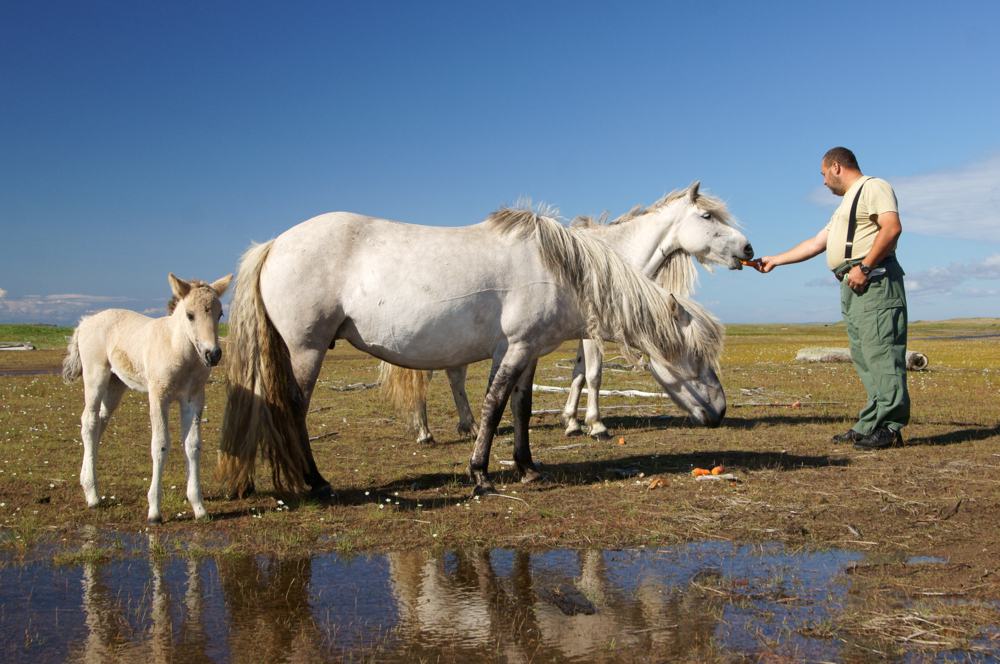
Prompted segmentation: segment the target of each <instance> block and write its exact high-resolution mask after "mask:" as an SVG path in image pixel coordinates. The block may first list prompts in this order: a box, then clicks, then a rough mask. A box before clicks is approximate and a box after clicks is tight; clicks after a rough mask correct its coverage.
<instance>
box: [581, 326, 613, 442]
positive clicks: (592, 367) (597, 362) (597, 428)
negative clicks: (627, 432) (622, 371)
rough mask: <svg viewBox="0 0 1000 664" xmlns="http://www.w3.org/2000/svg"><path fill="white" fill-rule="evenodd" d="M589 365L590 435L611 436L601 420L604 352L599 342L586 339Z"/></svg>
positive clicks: (584, 350)
mask: <svg viewBox="0 0 1000 664" xmlns="http://www.w3.org/2000/svg"><path fill="white" fill-rule="evenodd" d="M580 345H581V346H583V354H584V357H586V362H585V363H586V365H587V418H586V419H585V420H584V422H586V424H587V426H588V427H589V428H590V430H589V431H588V432H587V433H588V435H590V436H593V437H594V438H598V439H600V438H610V437H611V434H609V433H608V428H607V427H606V426H604V422H601V369H602V365H603V363H604V353H602V352H601V347H600V345H599V344H597V343H595V342H593V341H591V340H590V339H584V340H583V341H581V342H580Z"/></svg>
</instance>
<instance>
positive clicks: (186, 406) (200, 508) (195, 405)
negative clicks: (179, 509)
mask: <svg viewBox="0 0 1000 664" xmlns="http://www.w3.org/2000/svg"><path fill="white" fill-rule="evenodd" d="M180 406H181V436H182V437H183V439H184V457H185V460H186V462H187V478H188V481H187V499H188V502H189V503H191V507H192V508H193V509H194V518H196V519H204V518H205V517H206V516H208V513H207V512H206V511H205V505H204V504H203V503H202V499H201V414H202V411H203V410H204V409H205V388H204V387H203V388H202V389H201V391H200V392H198V393H197V394H195V395H193V396H191V398H190V399H187V400H185V399H181V402H180Z"/></svg>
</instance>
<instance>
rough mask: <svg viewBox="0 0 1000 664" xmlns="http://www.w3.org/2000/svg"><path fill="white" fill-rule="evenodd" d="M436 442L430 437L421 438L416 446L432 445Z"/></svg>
mask: <svg viewBox="0 0 1000 664" xmlns="http://www.w3.org/2000/svg"><path fill="white" fill-rule="evenodd" d="M436 442H437V441H436V440H434V436H431V437H430V438H421V439H419V440H418V441H417V445H433V444H434V443H436Z"/></svg>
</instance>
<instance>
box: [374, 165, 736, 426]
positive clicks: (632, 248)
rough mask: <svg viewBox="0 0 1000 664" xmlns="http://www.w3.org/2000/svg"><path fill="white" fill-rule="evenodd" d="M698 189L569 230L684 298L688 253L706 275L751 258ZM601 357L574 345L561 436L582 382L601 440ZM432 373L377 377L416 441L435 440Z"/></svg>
mask: <svg viewBox="0 0 1000 664" xmlns="http://www.w3.org/2000/svg"><path fill="white" fill-rule="evenodd" d="M700 185H701V183H700V182H695V183H694V184H693V185H691V186H690V187H688V188H687V189H685V190H681V191H674V192H671V193H670V194H667V195H666V196H665V197H663V198H662V199H660V200H659V201H657V202H656V203H654V204H653V205H651V206H650V207H648V208H645V209H643V208H642V207H641V206H636V207H635V208H633V209H632V211H630V212H629V213H628V214H625V215H623V216H621V217H619V218H618V219H615V220H614V221H612V222H611V223H602V222H603V221H604V217H602V219H601V221H597V222H595V221H594V220H592V219H590V218H589V217H578V218H577V219H575V220H574V221H573V225H574V226H577V227H580V228H583V229H585V230H587V231H589V232H591V233H594V234H595V235H597V236H598V237H599V238H601V239H602V240H604V241H605V242H607V243H608V244H609V245H611V248H612V249H614V250H615V252H616V253H617V254H618V255H619V256H621V257H622V258H624V259H625V261H626V262H628V263H629V264H631V265H632V266H634V267H636V268H638V269H639V270H640V271H641V272H642V273H643V274H644V275H646V276H647V277H649V278H651V279H653V280H655V281H656V282H657V283H658V284H659V285H660V286H662V287H663V288H665V289H666V290H667V291H669V292H671V293H674V294H677V295H684V296H688V295H690V294H691V293H692V292H693V286H694V282H695V280H696V278H697V273H696V271H695V267H694V262H693V261H692V259H691V257H692V256H693V257H694V258H696V259H698V262H700V263H701V264H702V265H704V266H705V267H706V268H707V269H708V270H709V271H711V269H712V265H724V266H726V267H728V268H729V269H731V270H741V269H743V263H742V261H744V260H750V259H751V258H753V247H751V246H750V243H749V242H748V241H747V238H746V236H745V235H743V233H741V232H740V231H739V230H737V229H736V228H735V226H734V222H733V219H732V217H731V216H730V214H729V211H728V210H727V208H726V205H725V203H723V202H722V201H721V200H720V199H718V198H716V197H714V196H709V195H706V194H700V193H699V191H698V190H699V187H700ZM602 360H603V353H602V350H601V345H600V344H598V343H595V342H594V341H592V340H589V339H582V340H581V341H580V345H579V347H578V349H577V354H576V361H575V362H574V364H573V381H572V383H570V393H569V398H568V399H567V401H566V407H565V409H564V410H563V413H562V416H561V419H562V420H563V422H564V423H565V424H566V435H567V436H577V435H580V434H582V433H583V430H582V428H581V427H580V422H579V421H578V420H577V417H576V413H577V409H578V407H579V404H580V395H581V394H582V393H583V384H584V378H586V383H587V414H586V419H585V423H586V424H587V427H588V429H589V434H590V435H591V436H594V437H598V438H601V437H604V438H606V437H608V429H607V427H605V426H604V423H603V422H602V421H601V412H600V401H599V393H600V389H601V368H602V366H601V365H602ZM466 370H467V367H464V366H463V367H457V368H454V369H448V370H447V375H448V381H449V383H450V384H451V391H452V395H453V397H454V399H455V407H456V408H457V409H458V417H459V419H458V425H457V427H456V428H457V429H458V432H459V433H460V434H465V435H472V436H475V435H476V434H478V426H477V425H476V420H475V418H474V417H473V415H472V409H471V408H470V406H469V398H468V395H467V393H466V391H465V376H466ZM431 375H432V373H431V372H422V373H415V372H412V371H408V370H406V369H401V368H399V367H395V366H393V365H391V364H386V363H383V364H382V367H381V370H380V372H379V382H380V383H381V390H380V393H381V395H382V398H383V400H385V401H389V402H391V403H392V404H393V405H394V406H395V407H396V409H397V410H399V411H400V412H402V413H404V414H406V415H407V416H408V417H409V418H410V421H411V423H412V428H413V429H414V431H415V433H416V437H417V443H419V444H426V443H433V442H434V436H433V434H431V431H430V428H429V427H428V425H427V387H428V384H429V382H430V379H431Z"/></svg>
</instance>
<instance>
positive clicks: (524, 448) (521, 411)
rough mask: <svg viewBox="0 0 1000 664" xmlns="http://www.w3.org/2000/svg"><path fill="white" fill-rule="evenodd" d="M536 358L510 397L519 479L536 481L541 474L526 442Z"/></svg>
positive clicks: (519, 379)
mask: <svg viewBox="0 0 1000 664" xmlns="http://www.w3.org/2000/svg"><path fill="white" fill-rule="evenodd" d="M536 366H538V360H532V362H531V363H530V364H529V365H528V366H527V367H526V368H525V369H524V371H523V372H522V373H521V377H520V378H518V380H517V384H516V385H514V392H513V394H511V397H510V410H511V413H512V414H513V416H514V463H515V464H517V469H518V470H519V471H520V472H521V481H522V482H524V483H525V484H527V483H528V482H536V481H538V480H540V479H543V478H542V474H541V473H540V472H538V469H537V468H535V463H534V461H532V460H531V446H530V445H529V444H528V423H529V420H530V419H531V396H532V391H531V384H532V382H533V381H534V379H535V367H536Z"/></svg>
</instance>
